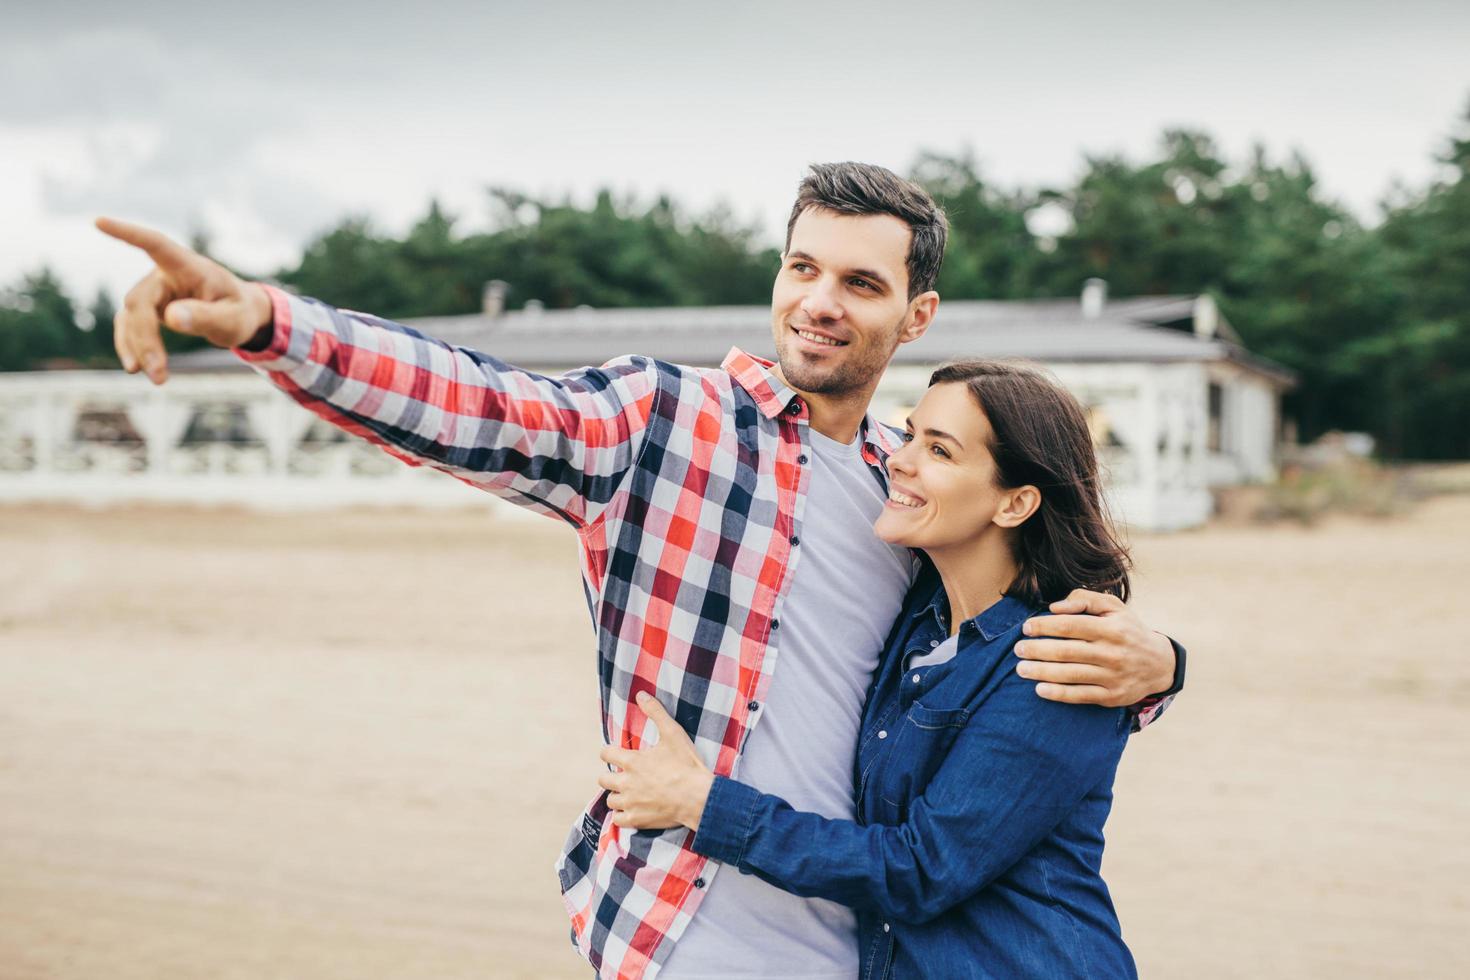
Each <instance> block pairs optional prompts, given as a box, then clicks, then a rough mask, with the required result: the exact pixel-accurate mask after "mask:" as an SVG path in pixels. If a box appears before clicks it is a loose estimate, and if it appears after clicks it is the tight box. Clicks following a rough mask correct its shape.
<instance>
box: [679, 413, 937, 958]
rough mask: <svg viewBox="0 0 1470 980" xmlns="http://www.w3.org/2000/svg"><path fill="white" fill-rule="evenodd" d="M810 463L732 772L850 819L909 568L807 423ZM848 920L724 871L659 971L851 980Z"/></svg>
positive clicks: (844, 912)
mask: <svg viewBox="0 0 1470 980" xmlns="http://www.w3.org/2000/svg"><path fill="white" fill-rule="evenodd" d="M808 431H809V434H810V445H811V455H812V470H811V476H810V480H811V482H810V484H809V485H808V490H807V498H806V503H805V510H804V513H803V518H802V528H801V544H800V545H799V549H800V550H799V553H798V555H797V559H796V565H795V568H794V570H793V572H792V574H793V576H794V577H793V579H792V582H791V591H790V592H789V593H788V594H787V596H786V599H785V601H784V603H783V604H782V607H781V609H780V611H779V618H780V621H781V626H780V630H779V631H778V635H775V640H776V645H775V646H773V648H772V649H771V650H768V651H767V653H766V656H768V657H769V656H771V655H772V653H774V654H775V655H776V657H777V660H776V669H775V673H774V674H773V675H772V679H771V683H770V688H769V694H768V697H767V700H766V703H765V705H764V706H763V707H762V708H761V709H760V710H761V711H762V712H763V713H764V715H765V717H763V718H762V719H760V721H759V723H758V724H757V725H756V726H755V728H754V729H752V731H751V733H750V735H749V736H748V737H747V739H746V743H745V750H744V752H743V753H742V754H741V756H740V759H739V760H738V762H737V763H736V769H735V772H734V776H735V778H737V779H740V780H741V781H742V782H746V783H749V784H750V785H752V786H754V787H756V788H757V789H759V790H761V791H762V792H765V793H774V794H776V795H777V796H780V797H782V798H783V799H785V800H786V801H787V802H788V803H790V804H791V805H792V806H794V807H796V808H797V809H798V810H808V811H811V812H814V813H820V814H822V815H823V816H827V817H834V818H839V819H844V820H851V819H853V818H854V816H855V814H856V811H855V808H854V802H853V787H852V768H853V761H854V756H855V754H856V752H857V736H858V725H859V723H860V721H861V720H862V711H863V699H864V697H865V695H866V694H867V692H868V683H869V681H870V680H871V678H872V673H873V669H874V668H875V667H876V666H877V665H878V658H879V656H880V655H881V654H882V652H883V642H884V641H885V640H886V639H887V638H888V631H889V628H890V627H891V626H892V625H893V620H894V619H895V618H896V617H897V616H898V612H899V609H900V608H901V606H902V604H903V596H904V593H905V592H906V591H907V590H908V587H909V584H910V583H911V581H912V579H913V575H914V570H915V560H914V557H913V555H912V553H911V552H910V551H909V550H908V549H907V548H899V547H894V546H892V545H887V544H884V543H883V542H882V541H880V540H878V538H877V537H876V536H874V534H873V522H874V521H875V520H877V518H878V514H879V512H880V511H881V510H882V509H883V501H884V499H885V497H884V493H883V488H882V487H881V486H879V484H878V481H877V479H876V478H875V477H874V475H873V472H872V471H871V470H870V469H869V468H868V465H867V463H865V462H863V458H862V452H861V443H860V441H854V442H853V443H852V445H848V446H844V445H842V444H841V443H839V442H835V441H834V440H831V439H828V438H827V437H826V436H823V435H822V434H821V433H819V432H817V431H816V430H814V429H813V430H808ZM857 971H858V950H857V926H856V920H855V918H854V916H853V912H852V910H851V909H849V908H847V907H846V906H842V905H838V904H837V903H835V902H828V901H824V900H822V899H816V898H798V897H797V896H795V895H792V894H790V893H788V892H784V891H781V890H780V889H779V888H777V887H775V886H774V885H769V884H767V883H765V882H764V881H761V880H760V879H759V878H756V877H754V876H753V875H747V874H742V873H740V872H739V871H738V870H737V869H736V868H733V867H724V868H721V869H720V871H719V873H718V874H716V875H713V876H711V880H710V883H709V892H708V894H706V895H705V896H704V899H703V900H702V901H701V902H700V905H699V910H698V911H697V912H696V913H695V915H694V918H693V919H692V920H691V921H690V923H689V926H688V928H687V930H686V931H685V932H684V935H683V936H682V937H681V938H680V939H679V942H678V945H677V946H675V947H674V952H673V953H672V954H671V955H670V957H669V959H668V961H667V962H666V963H665V965H664V968H663V970H662V971H660V978H661V980H662V978H664V977H667V978H669V980H706V978H715V977H719V978H726V977H741V978H747V980H749V978H762V980H766V978H769V980H776V978H781V980H829V978H830V980H852V978H853V977H855V976H857Z"/></svg>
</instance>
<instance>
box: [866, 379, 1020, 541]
mask: <svg viewBox="0 0 1470 980" xmlns="http://www.w3.org/2000/svg"><path fill="white" fill-rule="evenodd" d="M907 428H908V435H907V437H906V438H907V441H906V442H905V443H904V445H903V446H901V447H900V448H899V450H898V452H896V453H894V454H893V455H892V456H890V457H889V458H888V502H887V503H886V504H884V505H883V513H882V514H880V515H879V516H878V520H877V521H876V522H875V523H874V525H873V532H874V533H875V534H877V535H878V537H880V538H882V539H883V540H884V541H887V542H889V543H890V544H899V545H906V546H907V547H910V548H922V549H924V550H925V551H929V552H934V551H936V550H943V549H946V548H950V547H953V546H955V545H963V544H968V543H971V542H973V541H975V540H976V539H978V538H979V536H980V535H981V534H983V533H984V532H985V531H986V530H988V529H991V528H993V527H995V526H996V524H997V516H998V515H999V516H1000V521H999V523H1001V524H1002V525H1005V526H1010V525H1011V524H1012V522H1011V521H1009V520H1008V518H1007V516H1006V515H1007V513H1008V510H1007V508H1008V507H1010V505H1011V504H1012V503H1013V499H1012V498H1013V497H1014V494H1015V491H1010V490H1004V489H1001V488H1000V487H998V486H997V485H996V473H995V459H994V458H993V457H992V456H991V455H990V441H991V436H992V433H991V429H990V420H989V419H987V418H986V417H985V413H984V412H983V411H981V409H980V406H979V405H977V404H976V403H975V398H974V396H973V395H971V394H970V392H969V389H968V388H967V387H966V386H965V385H963V384H957V383H951V384H937V385H934V386H932V387H931V388H930V389H929V390H928V391H926V392H925V393H924V397H923V398H922V399H920V401H919V404H918V406H917V407H916V408H915V409H914V412H913V414H912V415H910V416H909V420H908V427H907ZM1033 492H1034V491H1033Z"/></svg>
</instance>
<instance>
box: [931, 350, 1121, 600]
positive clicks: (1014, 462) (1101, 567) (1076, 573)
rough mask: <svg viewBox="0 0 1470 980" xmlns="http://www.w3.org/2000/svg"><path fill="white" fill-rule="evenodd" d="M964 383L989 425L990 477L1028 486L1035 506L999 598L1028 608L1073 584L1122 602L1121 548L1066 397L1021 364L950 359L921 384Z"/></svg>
mask: <svg viewBox="0 0 1470 980" xmlns="http://www.w3.org/2000/svg"><path fill="white" fill-rule="evenodd" d="M937 384H963V385H965V386H966V387H967V388H968V389H969V390H970V394H971V395H972V396H974V398H975V401H976V402H977V403H978V404H979V406H980V410H981V411H983V412H984V413H985V417H986V418H987V419H988V420H989V421H990V428H991V431H992V432H993V433H994V436H993V441H992V442H991V445H990V447H989V448H990V453H991V455H992V456H994V457H995V468H996V481H997V482H998V483H999V485H1000V486H1001V487H1003V488H1005V489H1008V490H1009V489H1013V488H1015V487H1023V486H1026V485H1028V484H1029V485H1031V486H1034V487H1036V488H1037V489H1038V490H1040V491H1041V506H1040V507H1038V508H1037V510H1036V513H1034V514H1032V515H1031V517H1030V518H1029V519H1028V520H1027V521H1026V522H1025V523H1023V524H1021V526H1020V527H1018V528H1016V534H1015V536H1014V538H1013V539H1012V540H1013V542H1014V546H1015V553H1016V562H1017V564H1019V565H1020V569H1021V570H1020V572H1019V573H1018V574H1017V575H1016V579H1015V581H1014V582H1012V583H1011V585H1010V588H1008V589H1006V594H1007V595H1010V596H1014V597H1016V598H1018V599H1021V600H1023V601H1025V602H1029V603H1032V604H1033V605H1044V604H1047V603H1051V602H1055V601H1056V600H1057V599H1062V598H1065V597H1066V595H1067V594H1068V593H1069V592H1071V591H1072V590H1073V589H1076V588H1085V589H1092V590H1094V591H1097V592H1109V593H1112V594H1113V595H1115V596H1117V597H1118V598H1120V599H1122V600H1124V601H1125V602H1126V601H1127V599H1128V593H1129V584H1128V569H1129V567H1130V566H1131V564H1132V563H1131V561H1130V560H1129V557H1128V549H1127V548H1126V547H1124V545H1123V544H1122V542H1121V541H1119V539H1118V536H1117V534H1116V533H1115V531H1114V530H1113V526H1112V523H1111V522H1110V521H1109V520H1108V516H1107V513H1106V511H1105V509H1104V504H1103V499H1102V485H1101V479H1100V476H1099V473H1098V465H1097V454H1096V453H1095V452H1094V451H1093V446H1092V434H1091V433H1090V432H1089V431H1088V428H1087V418H1086V416H1085V415H1084V414H1083V411H1082V406H1081V405H1080V404H1078V402H1077V399H1076V398H1074V397H1073V396H1072V393H1071V392H1069V391H1067V389H1065V388H1063V387H1062V386H1061V385H1060V384H1059V383H1058V382H1056V381H1055V380H1053V379H1052V378H1050V377H1049V376H1047V375H1044V374H1042V373H1041V372H1040V371H1039V370H1037V369H1036V368H1034V367H1032V366H1030V365H1023V364H1016V363H1008V362H1003V361H982V360H974V361H957V362H955V363H952V364H946V365H944V366H943V367H941V368H940V369H939V370H937V371H935V372H934V374H933V375H932V376H930V378H929V385H930V386H931V387H932V386H934V385H937Z"/></svg>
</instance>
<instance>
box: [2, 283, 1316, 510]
mask: <svg viewBox="0 0 1470 980" xmlns="http://www.w3.org/2000/svg"><path fill="white" fill-rule="evenodd" d="M502 296H503V290H502V289H500V288H498V287H497V286H496V284H492V286H491V287H490V288H487V291H486V304H485V307H486V308H485V310H484V311H483V312H482V313H480V314H476V315H470V316H457V317H434V318H428V319H421V320H415V321H411V322H412V324H413V325H414V326H416V327H418V328H419V329H421V330H423V331H424V332H425V333H428V334H431V335H433V336H436V337H440V338H442V339H444V340H446V341H449V342H451V343H456V344H462V345H465V346H468V347H473V348H477V349H480V350H484V351H488V352H493V353H494V354H495V355H496V356H497V357H500V358H502V359H504V360H507V361H509V362H511V363H514V364H519V365H522V366H525V367H528V368H531V369H533V370H536V371H539V372H542V373H547V374H556V373H560V372H562V371H565V370H568V369H571V368H575V367H580V366H583V365H586V364H599V363H602V362H604V361H606V360H608V359H610V358H612V357H615V356H617V355H619V354H624V353H629V352H637V353H644V354H650V355H653V356H656V357H658V358H661V359H663V360H667V361H674V362H678V363H684V364H693V365H710V366H713V365H717V364H718V363H719V362H720V361H721V360H722V359H723V357H724V355H725V353H726V352H727V351H728V350H729V349H730V347H731V346H739V347H742V348H744V349H746V350H748V351H750V352H751V353H755V354H769V352H770V349H771V335H770V310H769V309H768V308H767V307H763V306H732V307H704V308H699V307H692V308H662V309H647V310H633V309H620V310H594V309H587V308H583V309H577V310H543V309H539V308H534V307H533V308H529V309H526V310H521V311H515V312H501V310H500V298H501V297H502ZM976 356H985V357H1005V358H1025V359H1029V360H1033V361H1038V362H1041V363H1042V364H1044V365H1045V366H1046V367H1047V368H1048V369H1050V370H1051V371H1052V372H1053V373H1055V374H1056V376H1057V377H1058V378H1059V379H1060V380H1061V381H1062V382H1063V383H1064V384H1066V385H1067V387H1068V388H1070V389H1071V390H1072V391H1073V392H1075V393H1076V394H1077V396H1078V398H1079V399H1081V401H1082V402H1083V403H1084V404H1085V405H1086V406H1087V407H1088V409H1089V412H1090V415H1091V419H1092V423H1093V430H1094V436H1095V438H1096V439H1097V442H1098V446H1099V449H1100V452H1101V455H1102V457H1103V459H1104V462H1105V465H1106V467H1107V470H1108V474H1109V498H1110V501H1111V503H1112V506H1113V509H1114V512H1115V513H1116V514H1117V515H1118V516H1120V517H1121V518H1123V519H1124V520H1125V521H1127V522H1128V523H1130V524H1131V525H1133V526H1134V527H1138V528H1142V529H1149V530H1167V529H1174V528H1184V527H1192V526H1195V525H1198V524H1200V523H1201V522H1203V521H1204V520H1205V519H1206V518H1207V517H1208V516H1209V514H1210V511H1211V500H1212V498H1211V494H1210V491H1211V490H1212V489H1214V488H1217V487H1226V486H1233V485H1237V484H1241V483H1249V482H1258V481H1264V480H1270V479H1272V478H1273V477H1274V475H1275V472H1276V456H1277V448H1278V445H1279V443H1280V439H1281V431H1282V425H1281V410H1280V399H1281V394H1282V392H1283V391H1285V390H1286V389H1287V388H1288V387H1290V385H1291V384H1292V383H1293V379H1292V375H1291V374H1290V372H1288V371H1286V370H1285V369H1284V368H1282V367H1280V366H1278V365H1275V364H1272V363H1270V362H1268V361H1265V360H1264V359H1262V358H1259V357H1256V356H1254V355H1252V354H1250V353H1249V352H1248V351H1246V350H1245V348H1244V347H1243V346H1242V345H1241V343H1240V340H1239V337H1238V336H1237V335H1236V334H1235V332H1234V330H1232V329H1231V327H1230V325H1229V324H1228V323H1226V322H1225V320H1224V318H1223V317H1221V315H1220V314H1219V311H1218V310H1217V309H1216V307H1215V304H1214V303H1213V301H1211V300H1210V298H1209V297H1207V296H1147V297H1136V298H1131V299H1123V300H1113V301H1108V299H1107V296H1106V286H1105V285H1104V284H1102V283H1101V282H1099V281H1097V280H1093V281H1090V282H1089V283H1088V285H1087V287H1086V288H1085V289H1084V290H1083V295H1082V297H1081V300H1080V301H1078V300H1035V301H1021V302H972V301H956V302H945V303H942V304H941V306H940V312H939V316H938V318H937V319H936V322H935V324H934V326H933V327H932V328H931V329H930V331H929V333H928V334H927V335H926V336H925V337H923V338H922V339H921V340H919V341H917V342H915V343H913V344H909V345H905V346H904V347H902V348H900V349H899V352H898V354H897V356H896V357H895V359H894V361H893V364H892V365H891V366H890V368H889V370H888V373H887V374H886V375H885V376H884V379H883V382H882V384H881V386H880V387H879V389H878V394H877V397H876V401H875V414H876V415H878V417H880V418H883V419H885V420H888V421H896V422H901V421H902V418H903V416H904V415H905V414H906V412H907V410H908V408H909V407H911V406H912V405H913V404H914V403H915V402H916V401H917V400H918V398H919V396H920V395H921V394H922V392H923V390H924V388H925V386H926V384H927V381H928V376H929V372H930V371H931V370H932V369H933V367H934V366H935V365H937V364H939V363H941V362H943V361H946V360H951V359H954V358H959V357H976ZM173 367H174V377H173V378H172V380H170V381H169V383H168V384H167V385H165V386H164V387H162V388H153V387H152V386H151V385H149V384H148V383H147V382H146V381H144V380H143V379H142V378H140V377H130V376H127V375H124V374H121V373H118V372H104V371H55V372H32V373H23V374H8V375H6V374H0V501H5V500H67V501H78V502H84V503H94V504H107V503H113V502H122V501H133V500H157V501H171V502H203V503H235V504H243V505H248V506H258V507H327V506H338V505H342V504H385V505H402V504H418V505H429V506H432V505H439V504H451V505H454V504H458V505H464V504H470V505H474V504H477V503H479V504H483V505H485V506H487V507H496V508H497V511H499V510H505V511H510V510H513V508H509V507H503V508H502V507H500V506H499V504H498V502H496V501H493V500H492V499H491V498H489V496H488V495H486V494H481V493H478V492H476V491H474V490H471V489H470V488H468V487H466V486H464V485H463V484H461V483H459V482H458V481H456V480H453V479H450V478H448V477H444V476H443V475H441V474H438V473H434V472H432V471H429V470H427V469H418V470H416V469H412V468H409V467H405V466H403V465H402V464H400V463H398V462H397V461H396V460H393V459H392V458H390V457H388V456H387V455H385V454H383V453H380V452H378V451H377V450H375V449H372V448H370V447H366V446H363V445H360V444H358V443H356V442H353V441H350V440H347V439H346V438H345V437H344V436H342V435H341V434H340V433H338V432H336V431H335V430H333V429H332V428H331V427H330V426H328V425H327V424H326V423H323V422H321V421H319V420H317V419H316V417H315V416H313V415H311V414H309V413H307V412H305V411H303V410H301V409H300V408H299V407H297V406H296V405H295V404H294V403H293V402H291V401H290V400H289V399H287V398H285V397H284V396H282V395H280V394H279V393H277V392H276V391H275V390H274V389H273V388H271V387H270V386H269V385H267V384H265V383H263V382H262V381H261V380H260V379H259V378H257V377H255V376H254V375H253V373H252V372H250V371H249V370H248V369H247V368H245V367H244V366H243V365H242V364H241V363H240V362H239V361H238V360H237V359H236V358H235V357H234V356H233V355H232V354H230V353H229V352H227V351H204V352H199V353H196V354H190V355H186V356H181V357H177V358H175V360H174V365H173Z"/></svg>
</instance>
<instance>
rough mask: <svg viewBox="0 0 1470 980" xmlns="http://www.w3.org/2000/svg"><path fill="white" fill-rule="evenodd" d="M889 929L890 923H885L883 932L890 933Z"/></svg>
mask: <svg viewBox="0 0 1470 980" xmlns="http://www.w3.org/2000/svg"><path fill="white" fill-rule="evenodd" d="M888 928H889V927H888V923H886V922H885V923H883V931H884V932H887V931H888Z"/></svg>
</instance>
